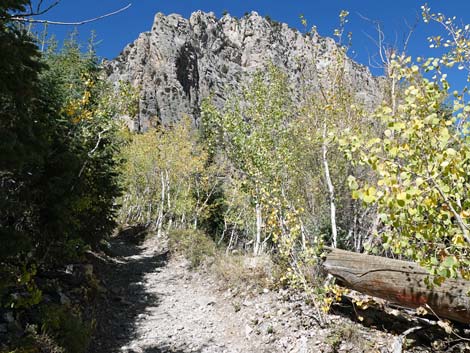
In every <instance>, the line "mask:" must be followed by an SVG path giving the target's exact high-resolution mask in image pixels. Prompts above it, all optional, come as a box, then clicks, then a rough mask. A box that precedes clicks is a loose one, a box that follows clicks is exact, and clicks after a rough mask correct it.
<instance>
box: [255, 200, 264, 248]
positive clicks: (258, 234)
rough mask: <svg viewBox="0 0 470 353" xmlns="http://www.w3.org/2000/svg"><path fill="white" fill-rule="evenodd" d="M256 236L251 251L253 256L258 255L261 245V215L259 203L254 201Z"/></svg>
mask: <svg viewBox="0 0 470 353" xmlns="http://www.w3.org/2000/svg"><path fill="white" fill-rule="evenodd" d="M255 211H256V238H255V244H254V246H253V253H254V255H255V256H257V255H259V252H260V246H261V226H262V222H263V219H262V216H261V205H260V204H259V202H256V207H255Z"/></svg>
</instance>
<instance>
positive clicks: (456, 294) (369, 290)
mask: <svg viewBox="0 0 470 353" xmlns="http://www.w3.org/2000/svg"><path fill="white" fill-rule="evenodd" d="M327 250H328V254H327V256H326V259H325V261H324V263H323V267H324V269H325V270H326V271H327V272H328V273H329V274H331V275H333V276H334V277H336V278H337V279H338V280H339V281H340V284H342V285H344V286H345V287H348V288H350V289H354V290H356V291H358V292H362V293H365V294H368V295H372V296H375V297H379V298H382V299H385V300H388V301H390V302H393V303H396V304H400V305H402V306H405V307H409V308H417V307H419V306H424V305H425V304H427V305H429V306H430V307H431V309H432V310H433V311H434V313H435V314H436V315H438V316H439V317H442V318H448V319H452V320H455V321H459V322H462V323H470V297H469V296H468V295H467V293H468V292H469V291H470V281H465V280H454V279H448V280H446V281H445V282H444V283H442V284H441V285H440V286H434V287H433V288H428V286H427V285H426V283H425V281H424V280H425V278H426V277H428V276H429V273H428V272H427V271H426V270H425V269H424V268H422V267H420V266H419V265H417V264H415V263H413V262H407V261H400V260H394V259H388V258H385V257H380V256H371V255H364V254H358V253H353V252H349V251H344V250H338V249H332V248H328V249H327ZM430 279H431V282H432V278H430Z"/></svg>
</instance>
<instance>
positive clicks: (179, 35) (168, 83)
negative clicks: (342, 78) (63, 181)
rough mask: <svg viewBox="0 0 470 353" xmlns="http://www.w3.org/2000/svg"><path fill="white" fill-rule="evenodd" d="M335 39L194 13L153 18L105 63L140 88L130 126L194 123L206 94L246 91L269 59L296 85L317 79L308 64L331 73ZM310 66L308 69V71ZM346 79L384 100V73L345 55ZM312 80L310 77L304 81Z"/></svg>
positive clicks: (370, 98) (368, 99)
mask: <svg viewBox="0 0 470 353" xmlns="http://www.w3.org/2000/svg"><path fill="white" fill-rule="evenodd" d="M336 49H337V47H336V44H335V42H334V40H333V39H331V38H323V37H320V36H318V35H312V36H305V35H303V34H302V33H300V32H299V31H297V30H295V29H292V28H289V27H288V26H287V24H284V23H283V24H281V23H277V22H273V21H271V20H268V19H266V18H263V17H261V16H259V15H258V14H257V13H256V12H252V13H251V14H249V15H246V16H245V17H243V18H242V19H237V18H235V17H231V16H230V15H225V16H223V17H222V18H220V19H217V18H216V17H215V15H214V14H213V13H204V12H201V11H198V12H195V13H193V14H192V15H191V18H190V19H189V20H188V19H184V18H183V17H181V16H179V15H175V14H172V15H169V16H165V15H163V14H161V13H159V14H157V15H156V16H155V21H154V23H153V26H152V29H151V31H150V32H145V33H142V34H141V35H140V36H139V38H138V39H137V40H136V41H135V42H134V43H131V44H129V45H128V46H127V47H126V48H125V49H124V50H123V52H122V53H121V54H120V55H119V56H118V57H117V58H116V59H114V60H112V61H108V62H106V63H105V69H106V72H107V74H108V76H109V79H110V80H111V81H112V82H115V83H116V82H119V81H129V82H130V83H131V84H133V85H136V86H138V87H140V89H141V98H140V109H139V110H140V114H139V117H138V118H137V121H134V122H131V126H132V127H133V128H134V129H137V130H145V129H147V128H148V127H149V126H151V125H152V124H164V125H168V124H171V123H172V122H174V121H177V120H179V119H181V117H182V116H183V115H188V116H190V117H191V118H192V119H193V120H194V121H195V122H196V123H197V121H198V119H199V115H200V104H201V102H202V99H204V98H205V97H207V96H208V95H209V94H212V95H213V99H214V101H215V103H216V104H218V105H222V104H223V102H224V101H225V100H226V99H227V98H228V97H229V96H230V95H232V94H233V93H236V92H237V90H239V89H240V82H241V81H242V79H243V78H244V77H249V75H250V74H251V73H253V72H254V71H256V70H257V69H262V68H264V67H266V66H267V65H268V64H269V63H270V62H272V63H273V64H275V65H277V66H280V67H281V68H282V69H283V70H285V72H286V73H287V74H288V77H289V80H290V82H291V83H292V85H294V87H296V88H299V91H300V88H301V85H302V84H304V85H305V82H307V81H308V85H309V86H311V87H314V86H315V84H316V83H318V81H317V82H316V81H315V80H321V78H318V77H316V75H314V74H312V70H311V65H310V63H313V62H315V63H316V65H315V66H316V67H317V68H318V70H317V71H323V72H324V73H326V71H327V68H328V67H329V66H330V65H331V62H332V60H335V58H334V52H335V50H336ZM309 67H310V69H309ZM345 67H346V76H347V80H348V82H349V83H350V84H351V85H352V87H354V91H355V92H356V97H357V98H358V99H359V100H360V101H362V102H364V103H365V104H366V105H367V106H369V107H370V106H373V105H376V104H378V103H379V102H380V101H381V99H382V93H381V92H382V89H381V83H380V79H377V78H374V77H373V76H372V75H371V73H370V71H369V70H368V68H366V67H364V66H361V65H359V64H357V63H355V62H354V61H352V60H347V62H346V63H345ZM306 78H307V81H306Z"/></svg>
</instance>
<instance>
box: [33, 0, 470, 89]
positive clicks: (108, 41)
mask: <svg viewBox="0 0 470 353" xmlns="http://www.w3.org/2000/svg"><path fill="white" fill-rule="evenodd" d="M49 1H52V0H49ZM45 2H47V1H45ZM130 2H131V3H132V6H131V8H129V9H128V10H127V11H125V12H124V13H121V14H118V15H116V16H112V17H109V18H106V19H103V20H100V21H98V22H94V23H90V24H86V25H83V26H80V27H78V30H79V32H80V38H81V40H83V41H84V42H86V40H87V38H88V37H89V35H90V32H91V31H92V30H95V31H96V33H97V36H98V40H100V44H99V45H98V47H97V52H98V55H100V56H102V57H106V58H113V57H115V56H117V55H118V54H119V52H120V51H121V50H122V49H123V48H124V46H125V45H126V44H128V43H130V42H132V41H133V40H134V39H136V38H137V36H138V34H139V33H141V32H143V31H147V30H149V29H150V28H151V25H152V22H153V18H154V15H155V14H156V13H157V12H163V13H164V14H170V13H179V14H182V15H183V16H185V17H189V15H190V14H191V13H192V12H193V11H196V10H204V11H213V12H214V13H215V14H216V15H217V16H221V15H222V13H223V12H224V11H228V12H229V13H230V14H232V15H234V16H238V17H241V16H243V14H244V13H246V12H250V11H257V12H258V13H259V14H260V15H263V16H266V15H268V16H270V17H271V18H272V19H274V20H277V21H280V22H286V23H288V24H289V25H290V26H291V27H296V28H299V29H300V28H301V27H302V26H301V24H300V20H299V16H300V15H301V14H303V15H304V16H305V18H306V19H307V20H308V22H309V25H316V26H317V29H318V32H319V33H320V34H321V35H324V36H331V35H332V33H333V30H334V29H335V28H336V27H337V25H338V14H339V12H340V11H341V10H343V9H344V10H348V11H349V12H350V16H349V23H348V25H347V28H346V30H347V31H351V32H352V33H353V47H352V50H353V51H352V52H351V56H352V57H353V58H354V59H355V60H356V61H358V62H359V63H362V64H365V65H368V64H369V61H370V59H371V58H372V57H373V56H374V55H375V53H376V52H377V48H376V46H375V44H374V43H373V41H372V40H371V39H370V37H369V36H375V31H374V28H373V25H372V24H371V23H369V22H368V21H366V20H364V19H363V18H361V16H365V17H368V18H370V19H373V20H378V21H380V22H381V23H382V24H383V27H384V31H385V34H386V40H387V41H388V42H389V43H391V44H396V45H397V46H398V47H400V46H401V45H402V44H403V38H404V36H405V35H406V34H407V33H408V28H407V23H408V24H409V25H412V24H414V23H415V20H416V18H417V16H418V17H420V6H421V5H422V4H423V3H424V1H416V0H383V1H380V0H375V1H372V0H354V1H353V0H349V1H348V0H323V1H315V0H300V1H299V0H297V1H292V0H291V1H281V0H231V1H229V0H166V1H165V0H80V1H76V0H62V1H61V3H60V4H59V5H58V6H57V7H55V8H54V9H52V10H51V11H50V12H49V13H47V14H45V15H43V16H41V17H40V18H42V19H48V20H59V21H78V20H83V19H87V18H91V17H95V16H98V15H102V14H104V13H107V12H110V11H113V10H116V9H118V8H120V7H123V6H125V5H127V4H128V3H130ZM428 4H429V6H430V7H431V9H434V10H435V11H436V12H438V11H439V12H443V13H445V14H447V15H449V16H454V15H455V16H457V18H458V19H459V20H462V21H463V22H464V23H470V1H467V0H445V1H443V0H428ZM71 30H73V27H72V28H71V27H59V26H51V27H50V28H49V31H50V32H51V33H55V34H56V35H57V37H58V38H59V39H62V38H64V36H65V35H66V33H67V32H70V31H71ZM437 31H438V28H437V27H436V26H430V25H425V24H423V23H422V22H420V23H419V24H418V26H417V28H416V29H415V31H414V34H413V36H412V38H411V41H410V43H409V50H408V51H409V53H410V55H412V56H431V55H435V54H436V53H433V51H432V50H431V49H429V48H428V43H427V41H426V37H427V36H429V35H432V34H436V33H437ZM372 71H373V73H374V74H377V75H378V74H380V73H381V70H380V69H373V68H372ZM452 81H453V82H454V83H455V84H456V85H457V86H461V85H463V82H464V74H463V73H458V74H456V75H454V76H453V77H452Z"/></svg>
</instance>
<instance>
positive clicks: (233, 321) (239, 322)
mask: <svg viewBox="0 0 470 353" xmlns="http://www.w3.org/2000/svg"><path fill="white" fill-rule="evenodd" d="M129 239H132V237H127V239H126V237H125V236H123V237H117V238H115V239H114V240H113V242H112V247H111V252H112V256H110V257H109V258H108V259H107V261H103V262H102V263H101V265H99V264H96V265H95V268H96V271H97V272H98V274H99V275H100V278H104V279H105V281H103V283H102V285H103V287H105V288H106V292H105V295H103V296H102V298H101V299H100V305H99V306H98V307H97V312H96V315H97V316H98V318H99V319H98V325H97V328H96V334H95V337H94V341H93V342H92V344H91V347H90V349H89V353H117V352H122V353H157V352H158V353H189V352H200V353H242V352H243V353H268V352H269V353H281V352H282V353H310V352H312V353H313V352H315V353H316V352H330V353H331V352H388V349H387V348H386V347H387V346H388V345H389V344H390V336H388V337H387V335H384V334H379V335H378V336H377V333H376V337H375V339H374V341H375V343H374V342H372V341H371V340H370V337H367V336H368V335H369V334H370V332H369V333H368V332H362V331H361V330H355V329H354V328H352V329H351V330H352V331H351V332H349V331H348V332H346V333H345V334H344V335H345V337H341V338H338V339H337V338H335V337H336V336H334V335H332V331H331V328H330V329H322V328H320V327H319V326H318V325H317V323H316V322H315V320H314V318H313V317H314V315H313V312H312V308H311V307H309V306H308V305H306V304H305V301H304V300H302V299H301V298H297V299H296V298H293V297H292V294H290V293H288V292H287V291H283V290H280V291H269V290H267V289H264V290H263V289H261V290H260V289H259V288H258V289H251V288H247V289H246V291H242V292H240V291H231V290H225V291H222V290H221V289H220V286H219V285H218V283H217V282H215V280H214V278H213V276H211V275H209V274H207V273H204V272H195V271H189V270H188V266H187V262H186V261H185V260H183V259H179V258H172V259H170V258H169V256H168V253H167V252H166V251H165V250H164V248H162V245H161V243H162V242H161V241H159V240H158V239H156V238H151V239H148V240H145V241H143V242H142V243H140V244H136V243H132V242H130V241H129ZM333 320H337V321H338V325H339V327H340V328H341V329H342V327H343V326H345V325H346V324H347V321H344V319H343V318H340V317H338V318H337V319H334V318H333ZM343 323H345V324H343ZM336 341H337V342H336ZM387 341H388V342H387ZM335 342H336V343H335ZM333 346H334V347H333Z"/></svg>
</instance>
